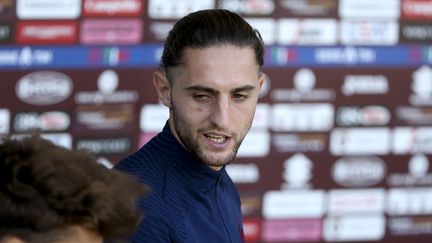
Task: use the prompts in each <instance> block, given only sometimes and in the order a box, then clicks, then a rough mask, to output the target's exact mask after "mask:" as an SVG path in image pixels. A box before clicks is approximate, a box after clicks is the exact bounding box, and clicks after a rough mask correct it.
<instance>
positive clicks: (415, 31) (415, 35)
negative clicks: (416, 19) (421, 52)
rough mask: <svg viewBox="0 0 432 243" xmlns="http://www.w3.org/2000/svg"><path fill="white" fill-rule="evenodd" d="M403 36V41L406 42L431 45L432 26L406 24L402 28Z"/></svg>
mask: <svg viewBox="0 0 432 243" xmlns="http://www.w3.org/2000/svg"><path fill="white" fill-rule="evenodd" d="M431 7H432V5H431ZM401 35H402V36H401V41H404V42H425V43H430V42H431V41H432V26H430V24H426V23H422V24H404V25H402V28H401Z"/></svg>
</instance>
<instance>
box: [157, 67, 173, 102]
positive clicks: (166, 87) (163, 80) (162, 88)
mask: <svg viewBox="0 0 432 243" xmlns="http://www.w3.org/2000/svg"><path fill="white" fill-rule="evenodd" d="M153 85H154V86H155V88H156V92H157V94H158V97H159V100H160V101H161V102H162V104H164V105H165V106H166V107H171V96H170V93H171V92H170V88H171V87H170V84H169V81H168V79H167V77H166V74H165V73H164V72H162V71H160V70H157V71H156V72H154V73H153Z"/></svg>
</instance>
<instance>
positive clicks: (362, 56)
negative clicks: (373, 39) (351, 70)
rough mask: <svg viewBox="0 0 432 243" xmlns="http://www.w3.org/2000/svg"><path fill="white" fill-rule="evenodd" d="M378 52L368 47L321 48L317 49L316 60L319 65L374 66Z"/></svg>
mask: <svg viewBox="0 0 432 243" xmlns="http://www.w3.org/2000/svg"><path fill="white" fill-rule="evenodd" d="M376 55H377V54H376V51H375V50H374V49H372V48H367V47H352V46H348V47H344V48H341V47H321V48H316V49H315V53H314V58H315V61H316V63H317V64H327V65H330V64H331V65H338V64H339V65H355V64H374V63H375V62H376V59H377V57H376Z"/></svg>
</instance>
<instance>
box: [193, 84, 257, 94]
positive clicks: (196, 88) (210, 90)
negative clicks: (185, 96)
mask: <svg viewBox="0 0 432 243" xmlns="http://www.w3.org/2000/svg"><path fill="white" fill-rule="evenodd" d="M254 89H255V86H253V85H245V86H241V87H237V88H234V89H233V90H231V93H237V92H243V91H249V90H254ZM185 90H188V91H205V92H208V93H212V94H218V93H219V91H218V90H215V89H213V88H209V87H206V86H202V85H193V86H188V87H186V88H185Z"/></svg>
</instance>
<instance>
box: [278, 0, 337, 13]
mask: <svg viewBox="0 0 432 243" xmlns="http://www.w3.org/2000/svg"><path fill="white" fill-rule="evenodd" d="M280 5H281V7H282V8H284V9H286V10H288V11H290V12H291V13H292V14H291V15H307V16H329V15H333V14H335V12H336V11H337V2H335V1H333V0H320V1H309V0H297V1H292V0H282V1H280Z"/></svg>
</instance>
